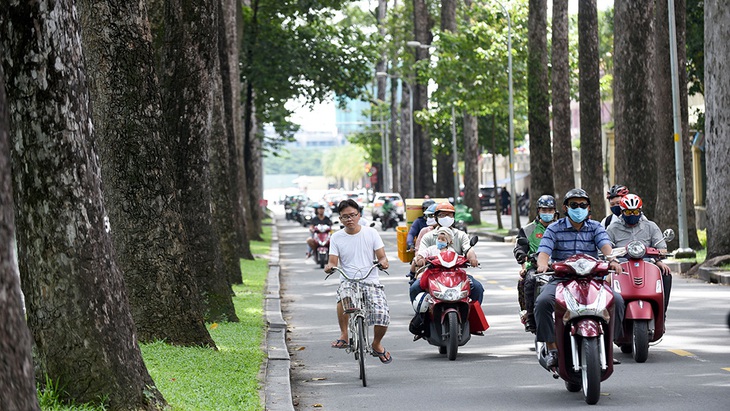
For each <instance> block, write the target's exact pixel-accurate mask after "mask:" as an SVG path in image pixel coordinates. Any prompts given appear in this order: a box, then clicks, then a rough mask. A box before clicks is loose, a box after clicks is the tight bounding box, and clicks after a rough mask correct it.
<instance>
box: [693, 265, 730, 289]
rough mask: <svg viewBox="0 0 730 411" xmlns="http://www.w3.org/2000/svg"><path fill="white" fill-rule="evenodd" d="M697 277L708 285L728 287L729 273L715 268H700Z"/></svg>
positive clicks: (729, 281)
mask: <svg viewBox="0 0 730 411" xmlns="http://www.w3.org/2000/svg"><path fill="white" fill-rule="evenodd" d="M698 277H699V278H700V280H704V281H707V282H708V283H713V284H721V285H730V271H728V270H720V269H719V268H717V267H700V268H699V270H698Z"/></svg>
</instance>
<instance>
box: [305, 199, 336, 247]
mask: <svg viewBox="0 0 730 411" xmlns="http://www.w3.org/2000/svg"><path fill="white" fill-rule="evenodd" d="M315 210H316V214H315V215H314V217H312V219H311V220H310V225H309V232H310V233H311V235H310V237H309V238H307V245H308V246H309V249H308V250H307V258H309V257H311V256H312V253H313V252H314V250H316V249H317V241H316V240H315V239H314V227H316V226H317V225H319V224H327V225H328V226H330V227H332V220H330V218H329V217H326V216H325V215H324V205H322V204H317V205H316V207H315Z"/></svg>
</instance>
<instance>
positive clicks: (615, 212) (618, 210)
mask: <svg viewBox="0 0 730 411" xmlns="http://www.w3.org/2000/svg"><path fill="white" fill-rule="evenodd" d="M611 212H612V213H613V215H615V216H620V215H621V206H620V205H615V206H613V207H611Z"/></svg>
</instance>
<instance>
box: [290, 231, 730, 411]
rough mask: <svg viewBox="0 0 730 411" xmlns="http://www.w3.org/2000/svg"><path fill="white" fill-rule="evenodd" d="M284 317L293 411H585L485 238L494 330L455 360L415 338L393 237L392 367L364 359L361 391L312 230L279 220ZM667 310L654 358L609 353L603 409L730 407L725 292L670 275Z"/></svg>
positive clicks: (505, 262)
mask: <svg viewBox="0 0 730 411" xmlns="http://www.w3.org/2000/svg"><path fill="white" fill-rule="evenodd" d="M277 226H278V233H279V239H280V250H281V254H280V257H281V260H280V262H281V270H282V271H281V283H282V294H283V312H284V317H285V319H286V321H287V322H288V324H289V333H288V336H289V338H288V343H289V351H290V352H291V356H292V371H291V373H292V374H291V375H292V392H293V396H294V404H295V408H296V409H297V410H310V409H324V410H354V409H378V410H418V409H445V410H454V409H465V410H473V409H495V410H511V409H533V408H540V409H566V408H575V407H584V406H586V404H585V402H584V401H583V397H582V394H581V393H570V392H568V391H567V390H566V389H565V388H564V385H563V382H562V380H554V379H553V378H552V377H551V375H550V374H548V373H547V372H546V371H544V370H543V369H542V368H541V367H540V366H539V365H538V364H537V361H536V359H535V354H534V351H531V350H530V348H531V347H532V346H533V339H532V338H533V336H532V334H529V333H525V332H524V329H523V326H522V325H521V324H520V322H519V320H518V311H519V306H518V304H517V292H516V289H515V284H516V278H517V265H516V263H515V262H514V259H513V258H512V253H511V250H512V247H513V246H512V245H510V244H505V243H499V242H494V241H488V240H480V242H479V244H477V246H476V247H477V255H478V257H479V261H480V263H481V268H479V269H476V268H472V269H470V273H471V274H472V275H474V276H475V277H477V278H478V279H479V280H480V281H481V282H482V283H483V284H484V286H485V296H484V303H483V308H484V312H485V314H486V316H487V320H488V321H489V324H490V326H491V327H490V328H489V330H487V331H486V333H485V336H483V337H478V336H473V337H472V339H471V341H469V342H468V343H467V345H465V346H462V347H459V354H458V357H457V359H456V361H448V359H446V358H445V356H444V355H440V354H438V349H437V347H433V346H430V345H428V344H427V343H426V342H424V341H422V340H421V341H417V342H413V341H412V335H411V334H410V333H409V332H408V323H409V321H410V319H411V317H412V316H413V309H412V308H411V306H410V303H409V300H408V296H407V291H408V283H407V281H406V278H405V274H406V273H407V272H408V266H407V265H406V264H404V263H401V262H399V261H398V259H397V251H396V237H395V233H394V232H393V231H388V232H382V231H380V230H379V225H378V226H377V228H378V231H379V232H380V233H381V236H382V237H383V240H384V242H385V244H386V253H387V254H388V257H389V260H390V262H391V268H390V269H389V270H388V271H389V272H390V276H386V275H381V280H382V282H383V284H384V285H385V287H386V293H387V296H388V301H389V304H390V309H391V325H390V328H389V330H388V334H387V335H386V336H385V338H384V340H383V344H384V346H385V347H386V349H387V350H388V351H390V352H391V354H392V356H393V362H392V363H391V364H387V365H384V364H381V363H380V362H379V361H378V360H377V358H375V357H369V358H368V364H367V376H368V387H362V384H361V383H360V380H359V379H358V368H357V362H356V361H355V360H354V357H353V356H352V355H351V354H346V353H345V350H338V349H333V348H330V342H331V341H332V340H334V339H335V338H337V336H338V333H339V330H338V327H337V324H336V316H335V291H336V289H337V280H336V279H330V280H327V281H325V280H324V277H325V274H324V273H323V271H322V270H321V269H320V268H319V266H317V265H315V264H314V262H313V261H312V260H311V259H310V260H308V261H305V259H304V254H305V251H306V249H305V244H304V240H305V238H306V237H307V235H308V231H307V230H306V229H305V228H303V227H301V226H298V225H296V224H294V223H292V222H288V221H284V220H283V218H282V219H279V220H278V224H277ZM671 297H672V299H671V303H670V306H669V311H668V314H667V321H668V323H667V333H666V334H665V337H664V339H663V340H662V341H660V343H659V344H657V345H655V346H652V347H651V348H650V350H649V360H648V361H647V362H646V363H643V364H637V363H635V362H634V361H633V359H632V358H631V356H630V354H622V353H621V352H620V350H618V349H616V351H615V352H616V354H615V355H616V357H617V358H618V359H620V360H621V362H622V364H620V365H616V366H615V371H614V374H613V375H612V376H611V377H610V378H609V379H608V380H606V381H604V382H603V383H602V385H601V391H602V396H601V399H600V401H599V403H598V404H599V406H601V407H614V408H616V407H621V408H622V409H644V410H663V411H667V410H687V409H703V410H728V409H730V332H729V331H728V329H727V326H726V323H725V318H726V317H725V316H726V315H727V311H728V309H730V304H728V302H729V301H730V287H725V286H718V285H712V284H706V283H703V282H701V281H699V280H692V279H686V278H682V277H675V279H674V287H673V290H672V296H671Z"/></svg>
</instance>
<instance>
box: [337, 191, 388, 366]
mask: <svg viewBox="0 0 730 411" xmlns="http://www.w3.org/2000/svg"><path fill="white" fill-rule="evenodd" d="M337 211H338V212H339V214H340V223H341V224H343V225H344V226H345V228H344V229H343V230H340V231H337V232H336V233H334V234H333V235H332V238H331V240H330V254H329V262H328V263H327V265H325V267H324V271H325V272H326V273H328V274H329V273H330V272H332V270H333V269H334V267H337V266H338V265H339V266H340V268H341V269H342V270H343V271H344V272H346V273H347V275H348V276H350V277H354V278H358V277H362V276H364V275H366V274H367V270H368V268H369V267H370V266H371V265H372V264H373V259H377V261H378V264H379V265H380V268H381V269H383V270H385V269H387V268H388V267H389V264H388V258H387V257H386V255H385V245H384V244H383V240H382V239H381V238H380V235H379V234H378V232H377V231H376V230H375V229H374V228H372V227H365V226H362V225H360V224H359V219H360V210H359V207H358V205H357V203H356V202H355V201H354V200H352V199H348V200H344V201H342V202H341V203H340V204H339V205H338V207H337ZM342 281H343V278H340V286H342ZM363 284H368V285H369V286H366V287H365V299H366V300H367V301H364V302H363V303H364V304H366V307H367V312H368V318H366V320H367V321H368V325H369V324H372V325H374V331H375V332H374V335H373V342H372V349H373V352H374V353H375V355H377V357H378V358H379V359H380V361H381V362H382V363H384V364H388V363H390V362H391V361H392V360H393V358H392V357H391V356H390V353H389V352H387V351H386V350H385V348H384V347H383V345H382V343H381V341H382V339H383V336H385V332H386V331H387V330H388V325H389V324H390V309H389V308H388V301H387V300H386V298H385V290H384V288H383V286H382V285H381V284H380V279H379V276H378V270H375V271H374V272H373V273H371V274H370V276H369V277H368V278H367V279H366V280H364V281H363ZM339 294H340V293H339V292H338V293H337V295H338V300H337V321H338V323H339V326H340V337H339V338H338V339H337V340H335V341H333V342H332V348H347V344H348V343H347V341H349V339H348V335H347V333H348V330H347V329H348V322H349V317H348V315H347V314H345V310H344V309H343V308H342V302H341V301H340V300H339Z"/></svg>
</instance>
